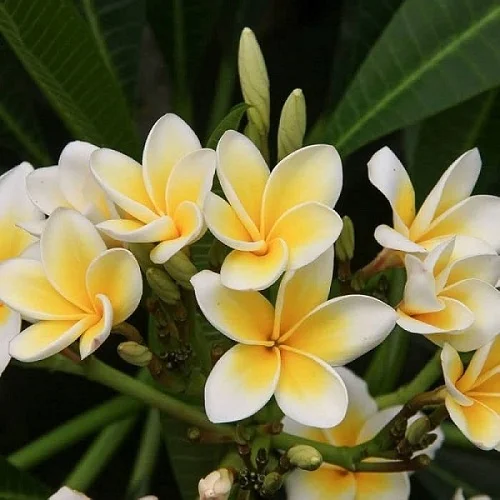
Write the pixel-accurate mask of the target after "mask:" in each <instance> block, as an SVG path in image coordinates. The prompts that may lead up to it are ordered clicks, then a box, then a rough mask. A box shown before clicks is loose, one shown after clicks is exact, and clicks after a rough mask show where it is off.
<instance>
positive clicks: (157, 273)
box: [146, 267, 181, 305]
mask: <svg viewBox="0 0 500 500" xmlns="http://www.w3.org/2000/svg"><path fill="white" fill-rule="evenodd" d="M146 279H147V281H148V283H149V286H150V287H151V289H152V290H153V292H155V293H156V295H158V297H159V298H160V300H162V301H163V302H165V303H166V304H170V305H173V304H175V303H176V302H178V301H179V299H180V298H181V293H180V291H179V288H178V287H177V285H176V284H175V283H174V282H173V280H172V278H171V277H170V276H169V275H168V274H167V273H166V272H165V271H162V270H161V269H158V268H156V267H149V268H148V269H147V270H146Z"/></svg>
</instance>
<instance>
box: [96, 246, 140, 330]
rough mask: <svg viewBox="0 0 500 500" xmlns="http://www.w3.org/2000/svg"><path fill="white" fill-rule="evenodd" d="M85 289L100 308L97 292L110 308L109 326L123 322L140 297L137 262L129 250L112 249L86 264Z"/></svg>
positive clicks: (133, 309)
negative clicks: (87, 265)
mask: <svg viewBox="0 0 500 500" xmlns="http://www.w3.org/2000/svg"><path fill="white" fill-rule="evenodd" d="M86 287H87V292H88V294H89V296H90V297H91V299H92V300H93V301H94V307H95V308H97V309H100V308H101V307H100V303H103V300H104V299H102V298H99V297H100V296H101V295H102V296H105V298H106V300H109V302H110V304H111V307H112V312H113V314H112V317H113V325H116V324H118V323H121V322H122V321H125V320H126V319H127V318H128V317H129V316H130V315H131V314H132V313H133V312H134V311H135V310H136V309H137V306H138V305H139V302H140V300H141V296H142V277H141V269H140V267H139V264H138V263H137V261H136V260H135V257H134V256H133V255H132V253H131V252H129V251H128V250H125V249H124V248H112V249H110V250H107V251H106V252H104V253H103V254H101V255H99V256H98V257H97V258H96V259H95V260H94V261H92V263H91V264H90V266H89V268H88V271H87V276H86Z"/></svg>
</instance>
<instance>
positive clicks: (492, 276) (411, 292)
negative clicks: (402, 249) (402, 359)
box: [397, 238, 500, 351]
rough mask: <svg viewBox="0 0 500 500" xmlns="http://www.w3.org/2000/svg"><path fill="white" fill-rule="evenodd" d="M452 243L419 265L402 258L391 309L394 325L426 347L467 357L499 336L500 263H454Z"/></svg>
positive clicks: (478, 258)
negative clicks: (397, 299) (401, 278)
mask: <svg viewBox="0 0 500 500" xmlns="http://www.w3.org/2000/svg"><path fill="white" fill-rule="evenodd" d="M454 245H455V239H454V238H451V239H450V240H448V241H445V242H443V243H440V244H439V245H438V246H436V247H435V248H434V249H433V250H431V251H430V252H429V254H428V255H427V256H426V257H425V259H424V260H420V259H419V258H417V257H416V256H414V255H406V258H405V264H406V273H407V281H406V285H405V289H404V295H403V300H402V302H401V303H400V304H399V305H398V307H397V312H398V315H399V319H398V325H399V326H401V327H402V328H404V329H405V330H407V331H409V332H414V333H420V334H424V335H426V336H427V338H428V339H429V340H431V341H432V342H434V343H436V344H438V345H443V344H444V343H445V342H448V343H449V344H451V345H452V346H453V347H454V348H455V349H457V350H459V351H471V350H473V349H478V348H479V347H481V346H483V345H485V344H487V343H488V342H490V341H491V340H492V339H493V338H494V337H495V336H496V335H497V334H498V333H500V316H499V315H498V314H495V313H494V311H497V310H499V309H500V292H499V291H498V290H497V289H496V288H495V284H496V283H497V281H498V279H499V277H500V257H499V256H498V255H496V254H494V255H491V254H486V255H474V256H472V257H465V258H461V259H457V260H454V259H453V258H452V254H453V253H454Z"/></svg>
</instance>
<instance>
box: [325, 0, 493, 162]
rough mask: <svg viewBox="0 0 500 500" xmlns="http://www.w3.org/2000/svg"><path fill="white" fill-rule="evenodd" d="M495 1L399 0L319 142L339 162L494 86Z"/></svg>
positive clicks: (329, 120)
mask: <svg viewBox="0 0 500 500" xmlns="http://www.w3.org/2000/svg"><path fill="white" fill-rule="evenodd" d="M499 43H500V3H499V2H498V1H497V0H483V1H481V2H477V1H476V0H434V1H432V2H426V4H425V8H423V6H422V2H421V0H407V1H406V2H404V3H403V5H402V6H401V8H400V9H399V10H398V11H397V12H396V14H395V15H394V17H393V18H392V20H391V22H390V23H389V25H388V27H387V29H386V30H385V31H384V33H383V34H382V35H381V37H380V38H379V39H378V41H377V42H376V44H375V45H374V47H373V49H372V50H371V52H370V53H369V55H368V57H367V58H366V59H365V61H364V63H363V64H362V66H361V68H360V70H359V72H358V73H357V75H356V77H355V79H354V81H353V82H352V84H351V85H350V87H349V88H348V90H347V92H346V93H345V95H344V97H343V99H342V100H341V102H340V104H339V105H338V107H337V109H336V110H335V112H334V114H333V115H332V116H331V117H330V118H329V119H328V120H327V121H326V130H325V134H326V139H327V140H328V142H331V143H332V144H335V145H336V146H337V147H338V148H339V149H340V151H341V152H342V153H343V154H349V153H351V152H352V151H354V150H356V149H357V148H359V147H361V146H363V145H364V144H366V143H368V142H370V141H372V140H374V139H376V138H378V137H380V136H383V135H385V134H388V133H389V132H391V131H393V130H396V129H398V128H401V127H404V126H406V125H409V124H411V123H414V122H416V121H418V120H421V119H424V118H427V117H429V116H431V115H434V114H436V113H437V112H439V111H441V110H444V109H446V108H449V107H451V106H454V105H455V104H457V103H459V102H462V101H464V100H465V99H468V98H470V97H473V96H474V95H477V94H479V93H481V92H483V91H485V90H488V89H490V88H492V87H495V86H496V85H497V84H498V83H499V82H500V53H499V52H498V49H497V47H498V45H499Z"/></svg>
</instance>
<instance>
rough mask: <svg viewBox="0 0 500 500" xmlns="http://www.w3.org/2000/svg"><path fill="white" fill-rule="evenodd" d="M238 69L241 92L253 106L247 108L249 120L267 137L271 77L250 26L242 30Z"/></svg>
mask: <svg viewBox="0 0 500 500" xmlns="http://www.w3.org/2000/svg"><path fill="white" fill-rule="evenodd" d="M238 71H239V74H240V85H241V93H242V94H243V98H244V99H245V102H246V103H247V104H248V105H250V106H251V108H249V109H248V110H247V114H248V120H249V121H250V122H252V123H254V124H255V126H256V128H257V130H258V131H259V133H260V134H261V135H263V136H265V137H267V133H268V132H269V114H270V97H269V78H268V76H267V69H266V63H265V61H264V57H263V55H262V52H261V50H260V47H259V42H257V39H256V38H255V35H254V33H253V31H252V30H251V29H250V28H244V29H243V31H242V32H241V37H240V47H239V51H238Z"/></svg>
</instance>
